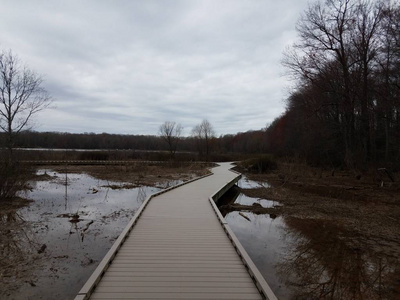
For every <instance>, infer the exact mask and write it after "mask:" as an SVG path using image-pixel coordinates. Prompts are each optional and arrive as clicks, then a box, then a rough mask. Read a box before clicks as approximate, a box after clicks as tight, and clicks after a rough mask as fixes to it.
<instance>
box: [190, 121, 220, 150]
mask: <svg viewBox="0 0 400 300" xmlns="http://www.w3.org/2000/svg"><path fill="white" fill-rule="evenodd" d="M192 136H193V137H195V138H196V139H197V147H198V149H199V154H200V155H202V154H203V153H204V152H205V155H206V157H208V155H209V154H210V149H211V140H212V138H214V137H215V131H214V128H213V126H212V125H211V123H210V122H209V121H208V120H206V119H204V120H203V121H202V122H201V123H200V124H198V125H196V126H195V127H194V128H193V129H192Z"/></svg>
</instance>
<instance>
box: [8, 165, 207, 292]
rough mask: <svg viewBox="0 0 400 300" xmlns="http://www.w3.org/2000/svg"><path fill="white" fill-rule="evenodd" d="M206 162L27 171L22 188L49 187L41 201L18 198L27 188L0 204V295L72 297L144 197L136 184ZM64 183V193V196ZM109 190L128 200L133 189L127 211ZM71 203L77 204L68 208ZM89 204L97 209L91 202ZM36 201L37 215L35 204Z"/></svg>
mask: <svg viewBox="0 0 400 300" xmlns="http://www.w3.org/2000/svg"><path fill="white" fill-rule="evenodd" d="M209 167H210V165H205V164H178V165H171V164H162V165H161V164H157V165H151V164H144V163H138V164H136V165H126V166H125V165H124V166H113V165H111V166H110V165H108V166H45V167H40V166H39V167H38V169H41V170H42V171H41V172H40V175H32V176H31V181H30V182H29V183H28V184H27V185H26V188H27V190H32V191H35V190H37V189H38V186H37V183H39V182H40V183H41V185H43V182H48V183H47V184H46V186H48V187H49V190H47V191H46V190H44V191H43V192H44V193H47V194H49V196H48V197H50V198H49V199H46V200H41V199H40V198H39V199H37V200H36V201H32V200H26V199H24V195H27V194H28V193H24V192H23V191H22V192H21V194H20V198H17V199H14V200H13V201H9V202H0V299H54V297H57V298H58V299H72V298H73V295H76V294H77V292H78V291H79V289H80V288H81V287H82V285H83V283H84V282H85V281H86V280H87V278H86V277H87V276H89V275H90V273H91V272H93V269H94V268H95V266H96V265H97V264H98V263H99V261H100V260H101V258H102V257H103V256H104V255H105V253H106V252H107V251H108V248H109V247H110V246H111V245H112V243H113V241H114V240H115V239H116V237H118V235H119V233H120V231H122V229H123V228H124V226H125V225H126V224H125V223H127V222H128V221H129V219H130V218H131V217H132V215H133V213H134V211H135V209H137V207H138V206H140V201H143V200H144V199H143V197H145V196H146V195H145V194H144V195H142V193H143V192H144V190H141V188H140V187H146V189H147V190H149V189H152V190H154V191H156V190H158V189H163V188H166V187H169V186H172V185H175V184H179V183H180V182H182V181H187V180H190V179H193V178H195V177H198V176H202V175H205V174H207V173H209ZM43 170H46V171H45V172H44V173H43ZM68 174H69V175H68ZM80 174H82V176H80ZM86 174H89V175H90V176H92V177H93V178H95V179H93V178H92V180H91V184H90V185H88V186H82V185H85V184H86V182H87V179H83V178H87V175H86ZM65 175H68V176H65ZM67 177H68V178H69V179H68V181H67V182H66V181H65V178H67ZM97 179H98V180H97ZM80 182H81V183H80ZM76 186H78V187H79V188H80V189H82V191H81V192H80V194H78V195H77V194H75V195H74V192H76V191H74V187H76ZM81 186H82V187H81ZM64 187H65V188H64ZM67 187H68V188H69V191H68V195H67V194H64V191H67ZM152 187H154V188H152ZM39 189H40V188H39ZM115 189H118V193H123V195H126V196H122V197H125V198H132V196H129V195H133V194H132V193H131V194H128V190H133V189H136V190H138V189H139V192H138V196H137V198H134V199H128V200H129V201H131V202H132V201H133V204H132V205H134V206H132V207H131V208H128V207H130V204H129V205H127V204H126V203H125V202H127V201H128V200H126V201H125V200H123V201H121V203H120V204H118V201H119V200H118V198H116V196H111V195H113V194H112V192H111V190H115ZM43 196H44V197H45V194H43ZM67 196H68V197H69V198H68V201H67V200H65V202H64V197H67ZM97 196H98V197H97ZM142 196H143V197H142ZM46 197H47V196H46ZM95 197H97V198H99V197H100V198H101V199H100V200H99V199H96V198H95ZM80 198H82V199H83V200H80ZM139 198H140V200H139ZM88 199H91V200H88ZM82 201H83V202H82ZM67 202H68V203H67ZM108 202H116V203H115V204H114V206H115V207H114V206H107V203H108ZM122 202H124V203H122ZM136 202H137V203H136ZM39 203H41V204H39ZM64 203H65V208H66V210H65V212H64ZM77 203H78V204H79V203H83V204H81V205H79V206H77V207H78V208H74V207H76V206H74V205H76V204H77ZM91 203H96V204H95V205H97V207H91ZM42 204H43V209H44V210H45V211H44V212H43V209H40V208H38V207H37V206H38V205H42ZM124 205H125V208H123V207H124ZM67 206H68V209H67ZM100 206H101V207H102V209H103V210H101V211H99V210H100ZM71 207H72V208H71ZM108 207H110V208H108ZM21 211H23V212H24V213H21ZM95 211H97V212H95ZM60 212H63V213H62V214H60ZM71 212H72V213H71ZM75 216H76V217H77V218H76V219H74V217H75ZM27 219H29V220H27ZM124 222H125V223H124ZM64 227H65V228H66V230H64ZM118 230H119V231H118ZM83 238H85V240H84V239H83ZM92 245H95V246H92ZM74 272H76V274H75V273H74ZM45 277H48V279H46V278H45Z"/></svg>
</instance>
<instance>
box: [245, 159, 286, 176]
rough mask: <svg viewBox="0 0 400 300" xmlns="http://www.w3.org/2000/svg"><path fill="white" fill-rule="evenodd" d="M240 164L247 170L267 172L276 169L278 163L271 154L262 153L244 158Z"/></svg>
mask: <svg viewBox="0 0 400 300" xmlns="http://www.w3.org/2000/svg"><path fill="white" fill-rule="evenodd" d="M242 166H243V167H244V168H245V169H247V170H248V171H249V172H257V173H267V172H268V171H272V170H276V169H277V168H278V164H277V162H276V161H275V159H274V158H273V156H272V155H262V156H260V157H256V158H251V159H248V160H245V161H244V162H243V163H242Z"/></svg>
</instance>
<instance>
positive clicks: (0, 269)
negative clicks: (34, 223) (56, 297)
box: [0, 207, 46, 297]
mask: <svg viewBox="0 0 400 300" xmlns="http://www.w3.org/2000/svg"><path fill="white" fill-rule="evenodd" d="M0 236H1V240H0V282H1V284H2V285H7V289H6V290H1V289H0V297H4V296H8V295H9V294H10V293H12V292H13V291H17V290H18V288H19V280H21V278H23V279H24V280H25V282H26V284H29V285H31V286H35V276H34V274H33V272H32V268H31V265H32V264H33V263H35V264H36V266H38V267H40V265H41V261H42V259H43V258H44V257H45V254H44V250H45V248H46V246H45V245H41V244H40V243H39V241H38V239H37V236H36V234H35V232H34V230H33V228H31V227H30V226H28V224H27V222H25V220H24V218H23V217H22V216H21V214H19V213H18V212H17V209H14V208H9V207H1V209H0Z"/></svg>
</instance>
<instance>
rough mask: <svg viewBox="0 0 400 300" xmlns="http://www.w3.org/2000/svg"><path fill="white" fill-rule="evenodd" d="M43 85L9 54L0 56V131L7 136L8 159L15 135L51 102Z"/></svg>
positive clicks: (40, 79)
mask: <svg viewBox="0 0 400 300" xmlns="http://www.w3.org/2000/svg"><path fill="white" fill-rule="evenodd" d="M42 82H43V80H42V78H41V77H40V76H39V75H37V74H36V73H35V72H33V71H32V70H30V69H28V68H27V67H24V66H21V64H20V63H19V61H18V58H17V57H16V56H15V55H13V53H12V52H11V51H9V52H4V51H3V52H2V53H1V54H0V129H1V130H2V131H3V132H4V133H5V134H6V139H7V141H6V145H7V148H8V150H9V154H10V157H12V149H13V147H14V140H15V136H16V135H17V134H18V133H20V132H21V131H22V130H23V129H27V128H28V127H29V122H30V121H31V118H32V116H33V115H35V114H36V113H37V112H39V111H41V110H43V109H45V108H47V107H48V106H49V105H50V103H51V97H50V96H49V95H48V93H47V91H46V90H45V89H44V88H43V87H42Z"/></svg>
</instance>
